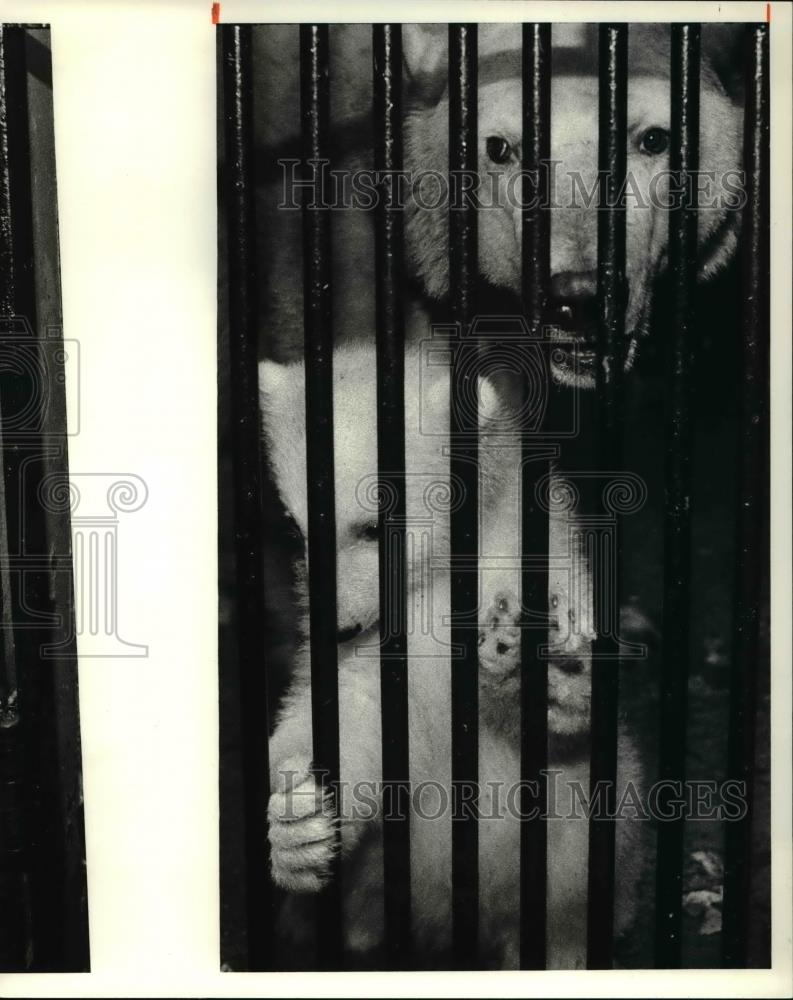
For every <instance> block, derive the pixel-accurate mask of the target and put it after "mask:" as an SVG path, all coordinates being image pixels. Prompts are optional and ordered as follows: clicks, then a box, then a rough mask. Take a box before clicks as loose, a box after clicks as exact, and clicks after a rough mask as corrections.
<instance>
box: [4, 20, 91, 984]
mask: <svg viewBox="0 0 793 1000" xmlns="http://www.w3.org/2000/svg"><path fill="white" fill-rule="evenodd" d="M42 34H43V32H42V31H41V29H35V28H33V27H32V26H22V25H3V26H1V27H0V321H1V322H0V353H1V354H2V356H3V363H2V364H0V453H1V455H0V457H1V459H2V460H1V461H0V468H1V469H2V475H0V562H2V569H1V570H0V592H1V600H0V605H1V606H2V611H1V612H0V613H1V614H2V625H3V630H2V642H1V643H0V826H2V832H0V897H2V898H0V969H3V970H4V971H17V972H19V971H35V972H51V971H85V970H87V969H88V968H89V956H88V927H87V913H86V885H85V870H84V864H85V849H84V843H83V825H82V806H81V804H80V799H79V788H80V738H79V713H78V707H77V677H76V667H75V636H74V614H73V594H72V588H71V559H70V553H71V532H70V517H69V512H68V510H66V511H60V512H58V513H56V512H55V511H54V510H52V509H51V507H50V506H49V505H48V503H47V486H48V485H49V482H48V480H49V481H50V482H51V478H52V477H53V476H55V477H57V479H58V481H59V483H61V484H62V482H63V479H64V478H65V477H66V475H67V467H66V449H65V434H66V420H65V399H64V395H63V388H62V383H61V382H60V381H59V379H61V378H62V375H63V363H62V354H63V352H62V346H63V341H62V339H61V338H60V336H59V335H55V331H53V330H52V329H51V328H48V327H45V322H46V320H48V319H51V318H52V313H51V312H50V311H49V310H51V309H52V308H53V306H55V307H56V310H57V313H56V315H57V318H58V320H59V319H60V300H59V291H58V288H57V277H56V279H55V282H54V287H51V288H45V287H44V284H45V283H44V282H42V283H41V285H39V284H37V277H40V275H41V273H42V271H43V270H45V269H47V268H53V269H55V268H56V261H57V242H56V236H55V229H54V227H52V228H51V229H49V231H47V232H45V231H44V227H41V225H40V222H41V214H42V213H46V212H50V213H54V212H55V211H56V197H55V189H54V185H51V186H50V187H49V189H45V188H44V187H43V186H42V184H41V178H42V174H44V175H46V174H51V173H52V172H53V167H54V142H53V135H52V124H51V120H49V121H47V119H49V117H50V115H49V114H48V113H47V112H50V113H51V100H50V99H48V91H49V88H50V86H51V78H50V75H49V74H50V57H49V50H48V48H47V47H45V45H44V44H43V42H44V40H45V39H44V38H43V37H42ZM34 77H36V78H37V79H36V81H35V83H34ZM36 85H38V87H39V97H38V104H35V103H34V102H35V100H36V98H35V97H34V91H35V90H36ZM41 85H43V92H42V86H41ZM34 108H35V111H34ZM42 111H43V112H44V114H45V115H46V118H45V120H44V122H42V120H41V117H40V118H39V119H38V120H37V121H35V122H34V120H33V115H34V113H36V112H37V113H38V114H39V115H41V114H42ZM44 258H49V259H48V260H47V261H46V262H45V260H44ZM50 273H52V272H51V271H50ZM56 274H57V271H56ZM45 330H46V333H45ZM53 347H55V348H57V349H58V353H60V354H61V360H58V358H57V355H55V356H53V352H52V350H51V348H53ZM31 380H32V384H31ZM67 573H68V576H67V578H66V579H64V575H65V574H67ZM50 653H52V655H50Z"/></svg>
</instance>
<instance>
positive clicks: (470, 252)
mask: <svg viewBox="0 0 793 1000" xmlns="http://www.w3.org/2000/svg"><path fill="white" fill-rule="evenodd" d="M477 100H478V97H477V26H476V25H475V24H450V25H449V181H450V183H449V190H450V200H451V203H450V208H449V286H450V292H451V306H452V318H453V320H454V322H455V323H457V324H459V330H460V342H459V347H458V350H457V351H456V352H455V357H454V363H453V365H452V372H451V409H450V430H451V441H452V448H451V459H450V468H449V473H450V475H451V476H452V478H454V477H455V476H456V477H459V480H460V481H461V482H462V484H463V489H464V496H465V502H464V503H463V504H461V505H460V507H459V508H458V509H456V510H454V511H452V513H451V516H450V522H451V523H450V542H451V544H450V549H451V574H450V585H451V612H452V627H451V642H452V646H453V647H459V648H460V649H461V650H462V652H461V655H459V656H453V659H452V792H453V806H452V946H453V952H454V962H455V965H456V966H457V967H458V968H471V967H472V965H475V963H476V961H477V947H478V938H479V831H478V828H477V817H476V798H477V795H476V786H477V781H478V776H479V732H478V726H479V655H478V647H477V629H476V619H477V610H478V604H479V581H478V570H477V557H478V554H479V533H478V517H479V482H478V441H477V432H478V426H477V420H476V418H475V417H474V419H473V420H472V419H471V416H470V415H469V414H468V412H467V408H466V406H465V404H464V400H465V398H466V397H467V398H468V399H470V398H476V392H475V391H474V393H473V394H469V393H468V392H467V391H466V388H465V385H466V382H467V380H468V379H471V378H476V375H477V371H476V370H477V364H476V359H475V357H474V356H472V355H475V354H476V353H477V347H476V344H475V342H474V341H473V340H471V339H469V335H470V328H471V322H472V320H473V319H474V289H475V283H476V278H477V219H476V205H475V204H473V203H471V201H470V199H467V198H465V197H464V196H462V195H461V194H460V192H461V190H465V186H466V180H465V178H470V177H471V176H472V175H474V176H475V175H476V171H477V167H478V155H477ZM460 560H463V561H464V562H465V566H464V567H463V565H461V562H460ZM472 563H473V566H472V565H471V564H472Z"/></svg>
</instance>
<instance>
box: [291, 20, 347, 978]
mask: <svg viewBox="0 0 793 1000" xmlns="http://www.w3.org/2000/svg"><path fill="white" fill-rule="evenodd" d="M300 116H301V121H302V127H303V163H304V170H305V171H306V172H307V173H311V172H313V170H322V169H323V168H322V165H321V164H322V162H323V161H327V160H328V159H329V148H330V143H329V138H330V79H329V38H328V26H327V25H326V24H301V26H300ZM303 198H304V201H303V254H304V260H303V274H304V291H303V296H304V323H305V364H306V426H307V427H310V428H311V433H310V434H309V435H308V436H307V440H306V466H307V501H308V518H307V525H308V538H307V540H306V541H307V545H308V593H309V627H310V635H311V707H312V728H313V739H314V768H315V771H316V773H317V776H318V777H320V778H321V780H322V783H323V785H324V786H325V787H328V788H331V789H334V788H335V789H336V790H338V782H339V677H338V650H337V641H338V639H337V621H336V508H335V487H334V454H333V325H332V311H331V238H330V213H329V212H327V211H325V210H324V209H323V207H322V206H321V205H315V204H313V203H312V200H311V197H310V195H309V194H308V190H307V189H304V192H303ZM337 806H338V803H337ZM334 869H335V870H334V871H333V872H332V873H331V875H332V877H331V879H330V882H329V885H328V886H327V888H326V889H325V890H324V891H323V892H322V893H321V895H320V896H319V898H318V926H319V931H320V932H319V933H318V935H317V940H318V948H317V954H318V959H319V965H320V967H321V968H323V969H334V968H338V967H339V963H340V961H341V951H342V937H341V919H340V915H341V894H340V865H339V863H338V855H337V857H336V859H335V862H334Z"/></svg>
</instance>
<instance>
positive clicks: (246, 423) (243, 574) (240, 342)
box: [219, 25, 272, 971]
mask: <svg viewBox="0 0 793 1000" xmlns="http://www.w3.org/2000/svg"><path fill="white" fill-rule="evenodd" d="M219 31H220V43H221V53H222V67H223V68H222V72H223V103H224V108H223V115H224V120H225V145H226V151H225V155H226V176H227V183H226V191H225V195H226V224H227V227H228V240H227V242H228V282H229V323H230V337H229V340H230V355H231V372H230V378H231V386H232V391H231V407H232V420H233V424H234V434H233V435H232V440H233V447H234V455H233V459H234V503H235V510H234V519H235V532H234V533H235V541H236V572H237V594H238V607H237V615H238V625H237V633H238V644H239V657H240V662H239V667H240V687H241V694H242V726H243V734H242V736H243V781H244V802H245V860H246V883H247V886H246V887H247V924H248V968H249V970H250V971H261V970H265V969H267V968H268V967H269V966H271V965H272V962H271V957H270V955H269V953H268V950H267V948H268V945H269V943H270V942H271V940H272V937H271V921H272V889H271V883H270V880H269V876H268V871H267V802H268V799H269V773H270V772H269V759H268V756H269V755H268V745H267V736H268V727H267V724H266V719H267V714H266V713H267V672H266V663H265V662H264V631H263V609H264V586H263V578H262V565H263V557H262V512H261V492H260V473H261V464H260V463H261V457H260V451H259V448H260V430H259V387H258V373H257V326H256V288H257V281H256V262H255V256H254V255H255V230H254V203H253V177H254V163H253V144H252V127H253V88H252V77H251V74H252V63H251V27H250V26H249V25H223V26H222V27H221V28H220V29H219Z"/></svg>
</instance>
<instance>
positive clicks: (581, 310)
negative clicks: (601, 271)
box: [543, 271, 598, 346]
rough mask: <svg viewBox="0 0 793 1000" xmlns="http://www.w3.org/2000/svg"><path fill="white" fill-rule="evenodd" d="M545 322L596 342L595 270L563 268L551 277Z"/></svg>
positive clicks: (583, 338) (575, 336)
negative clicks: (566, 269) (569, 269)
mask: <svg viewBox="0 0 793 1000" xmlns="http://www.w3.org/2000/svg"><path fill="white" fill-rule="evenodd" d="M543 322H544V323H545V324H546V326H554V327H557V328H558V329H559V330H560V331H562V332H563V333H569V334H570V335H571V336H572V337H573V338H575V339H577V340H578V339H582V340H584V341H586V342H587V344H588V345H591V346H594V344H595V340H596V338H597V324H598V302H597V273H596V272H595V271H560V272H559V273H558V274H554V275H553V276H552V278H551V287H550V290H549V295H548V301H547V303H546V306H545V312H544V315H543Z"/></svg>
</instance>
